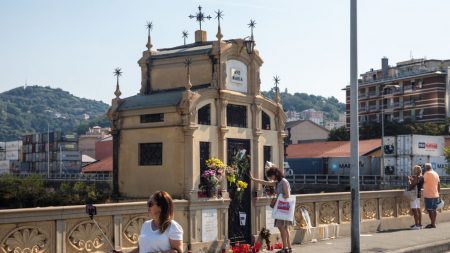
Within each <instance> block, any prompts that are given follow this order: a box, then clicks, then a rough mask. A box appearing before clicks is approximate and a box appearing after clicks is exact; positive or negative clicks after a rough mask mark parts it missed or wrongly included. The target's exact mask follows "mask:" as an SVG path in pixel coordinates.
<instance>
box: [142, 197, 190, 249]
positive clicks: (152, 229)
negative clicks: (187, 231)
mask: <svg viewBox="0 0 450 253" xmlns="http://www.w3.org/2000/svg"><path fill="white" fill-rule="evenodd" d="M147 205H148V211H149V214H150V218H151V219H150V220H148V221H146V222H144V224H142V228H141V234H140V235H139V253H183V228H182V227H181V226H180V224H178V223H177V222H176V221H174V220H173V201H172V198H171V197H170V195H169V193H167V192H165V191H157V192H155V193H154V194H153V195H152V196H151V197H150V199H149V200H148V202H147Z"/></svg>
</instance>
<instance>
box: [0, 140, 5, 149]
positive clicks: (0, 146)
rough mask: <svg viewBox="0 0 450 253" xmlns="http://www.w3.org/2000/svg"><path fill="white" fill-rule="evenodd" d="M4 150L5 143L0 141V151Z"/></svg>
mask: <svg viewBox="0 0 450 253" xmlns="http://www.w3.org/2000/svg"><path fill="white" fill-rule="evenodd" d="M5 150H6V143H5V142H3V141H0V151H5Z"/></svg>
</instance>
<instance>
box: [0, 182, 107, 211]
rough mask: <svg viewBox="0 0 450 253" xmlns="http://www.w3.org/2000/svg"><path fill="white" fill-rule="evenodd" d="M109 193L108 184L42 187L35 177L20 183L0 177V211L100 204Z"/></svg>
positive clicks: (41, 183)
mask: <svg viewBox="0 0 450 253" xmlns="http://www.w3.org/2000/svg"><path fill="white" fill-rule="evenodd" d="M111 192H112V191H111V186H110V184H108V183H105V182H101V183H94V182H89V183H85V182H76V183H73V182H62V183H60V184H56V185H48V184H47V185H46V183H45V180H44V178H42V176H41V175H38V174H35V175H30V176H29V177H26V178H23V179H21V178H19V177H17V176H15V175H10V174H6V175H1V176H0V208H26V207H44V206H59V205H82V204H87V203H102V202H105V201H106V200H108V199H109V197H110V195H111Z"/></svg>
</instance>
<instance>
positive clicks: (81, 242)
mask: <svg viewBox="0 0 450 253" xmlns="http://www.w3.org/2000/svg"><path fill="white" fill-rule="evenodd" d="M99 226H100V227H101V228H102V230H103V231H104V232H105V231H106V229H105V228H103V227H102V226H101V225H99ZM67 238H68V241H69V243H70V245H72V246H73V247H74V248H75V249H76V250H79V251H87V252H91V251H97V250H99V249H100V248H101V247H102V246H103V245H104V244H105V243H106V239H105V238H104V236H103V235H102V232H101V231H100V230H99V229H98V227H97V226H96V225H95V224H94V222H92V221H85V222H81V223H80V224H78V225H77V226H75V227H74V228H73V229H72V230H71V231H70V232H69V235H68V237H67Z"/></svg>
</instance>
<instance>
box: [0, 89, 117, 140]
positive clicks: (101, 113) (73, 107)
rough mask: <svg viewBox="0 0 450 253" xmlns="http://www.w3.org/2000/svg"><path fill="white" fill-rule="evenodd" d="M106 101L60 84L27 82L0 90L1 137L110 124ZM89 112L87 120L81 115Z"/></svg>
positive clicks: (79, 130) (3, 138)
mask: <svg viewBox="0 0 450 253" xmlns="http://www.w3.org/2000/svg"><path fill="white" fill-rule="evenodd" d="M107 110H108V104H106V103H103V102H101V101H95V100H90V99H85V98H79V97H76V96H74V95H72V94H70V93H69V92H67V91H63V90H61V89H59V88H57V89H53V88H50V87H41V86H27V87H26V88H24V87H19V88H15V89H12V90H9V91H6V92H3V93H0V141H10V140H17V139H19V138H21V137H22V135H26V134H32V133H43V132H47V124H48V127H49V129H50V131H56V130H60V131H62V132H83V131H85V130H86V129H87V128H88V127H89V126H93V125H99V126H101V127H106V126H109V121H108V119H107V118H106V116H105V113H106V111H107ZM85 114H87V115H89V120H85V119H84V115H85Z"/></svg>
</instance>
